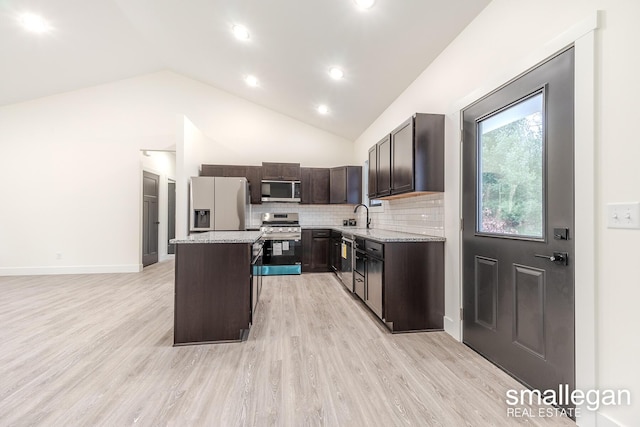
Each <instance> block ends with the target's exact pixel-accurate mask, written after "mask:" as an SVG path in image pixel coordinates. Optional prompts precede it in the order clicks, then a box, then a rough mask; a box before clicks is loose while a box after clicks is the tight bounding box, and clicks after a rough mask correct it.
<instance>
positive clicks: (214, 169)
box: [200, 165, 224, 176]
mask: <svg viewBox="0 0 640 427" xmlns="http://www.w3.org/2000/svg"><path fill="white" fill-rule="evenodd" d="M200 176H224V166H222V165H202V166H201V167H200Z"/></svg>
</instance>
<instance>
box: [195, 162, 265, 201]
mask: <svg viewBox="0 0 640 427" xmlns="http://www.w3.org/2000/svg"><path fill="white" fill-rule="evenodd" d="M200 176H228V177H245V178H247V181H248V182H249V191H250V194H251V203H252V204H261V203H262V168H261V167H260V166H239V165H202V166H201V168H200Z"/></svg>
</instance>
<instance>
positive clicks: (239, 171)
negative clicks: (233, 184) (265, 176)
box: [222, 165, 247, 178]
mask: <svg viewBox="0 0 640 427" xmlns="http://www.w3.org/2000/svg"><path fill="white" fill-rule="evenodd" d="M222 173H223V174H224V175H223V176H228V177H245V178H246V176H247V167H246V166H232V165H226V166H224V168H223V172H222Z"/></svg>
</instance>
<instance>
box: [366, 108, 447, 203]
mask: <svg viewBox="0 0 640 427" xmlns="http://www.w3.org/2000/svg"><path fill="white" fill-rule="evenodd" d="M376 152H377V157H376V160H377V162H376V169H375V170H374V171H371V166H369V169H370V172H369V173H370V176H369V180H370V181H371V179H373V178H372V176H371V174H372V173H374V174H375V180H376V193H375V195H373V194H370V195H369V197H370V198H373V197H375V198H385V197H386V198H394V197H395V196H398V197H401V196H406V195H411V194H412V193H433V192H442V191H444V116H443V115H442V114H421V113H418V114H415V115H414V116H413V117H411V118H409V119H408V120H406V121H405V122H404V123H402V124H401V125H400V126H398V127H397V128H395V129H394V130H393V131H392V132H391V134H390V135H388V136H386V137H385V138H384V139H382V140H381V141H380V142H378V143H377V144H376ZM369 162H371V151H369ZM370 165H371V163H370ZM369 193H371V191H370V192H369Z"/></svg>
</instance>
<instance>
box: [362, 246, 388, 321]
mask: <svg viewBox="0 0 640 427" xmlns="http://www.w3.org/2000/svg"><path fill="white" fill-rule="evenodd" d="M383 269H384V261H381V260H379V259H375V258H371V257H368V258H367V277H366V283H367V290H366V293H365V302H366V303H367V305H368V306H369V308H371V310H373V312H374V313H375V314H376V315H377V316H378V317H379V318H381V319H382V272H383Z"/></svg>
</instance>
